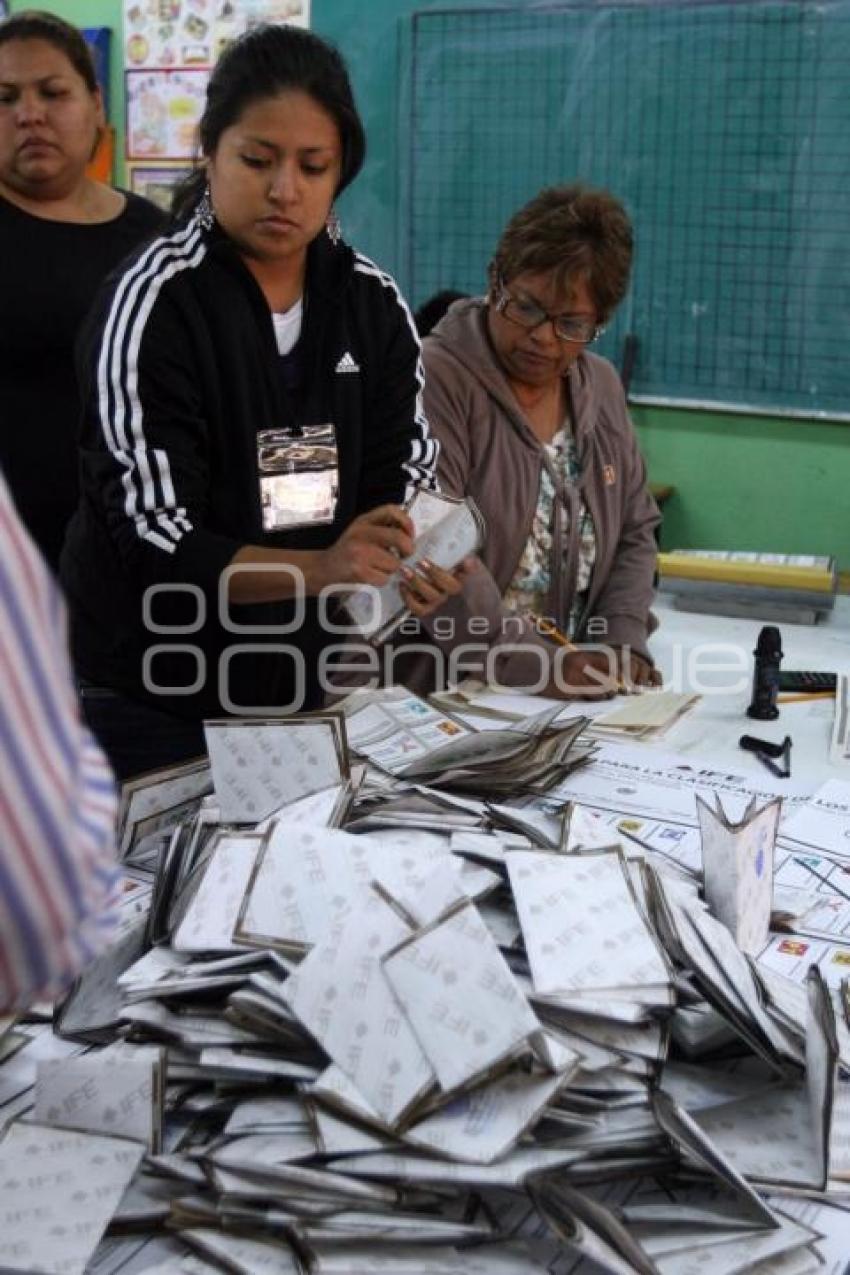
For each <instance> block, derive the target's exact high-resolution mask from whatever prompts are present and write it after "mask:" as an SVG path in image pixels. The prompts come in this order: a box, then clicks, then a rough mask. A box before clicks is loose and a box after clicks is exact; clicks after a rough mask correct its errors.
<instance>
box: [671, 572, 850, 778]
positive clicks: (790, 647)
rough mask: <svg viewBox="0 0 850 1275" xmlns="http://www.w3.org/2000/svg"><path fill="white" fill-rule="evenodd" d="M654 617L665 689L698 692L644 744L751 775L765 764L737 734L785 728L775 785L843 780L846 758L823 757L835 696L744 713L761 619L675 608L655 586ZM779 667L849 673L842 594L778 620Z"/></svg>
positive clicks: (847, 774) (847, 773)
mask: <svg viewBox="0 0 850 1275" xmlns="http://www.w3.org/2000/svg"><path fill="white" fill-rule="evenodd" d="M653 611H654V612H655V614H656V615H657V617H658V619H659V621H660V625H659V628H658V630H657V631H656V632H655V633H654V634H653V635H652V638H651V639H650V644H649V645H650V650H651V651H652V654H653V657H654V659H655V661H656V663H657V664H658V667H659V668H660V669H661V672H662V673H663V674H664V682H665V686H667V687H669V688H670V689H672V690H679V691H699V692H701V693H702V699H701V700H700V702H699V704H698V705H697V706H696V708H695V709H693V710H692V711H691V712H690V713H688V714H687V715H686V716H685V717H684V718H683V719H682V721H681V722H679V723H677V724H676V725H675V726H673V727H672V728H671V729H670V730H669V731H668V732H667V733H666V734H665V735H664V737H663V739H662V740H660V741H658V743H657V744H653V745H647V747H650V748H657V749H662V750H664V751H666V752H676V753H684V754H695V755H698V756H699V757H700V758H701V759H702V760H704V761H705V762H706V763H707V764H711V765H723V766H729V767H732V768H734V769H735V770H737V771H739V772H744V773H746V774H751V775H753V776H754V777H757V778H758V780H759V783H760V786H763V785H764V783H765V780H766V779H768V778H769V772H768V771H767V770H766V769H765V767H764V766H763V765H762V764H761V763H760V762H759V761H758V760H757V759H756V758H755V757H754V756H753V755H752V754H751V753H747V752H745V751H744V750H743V749H742V748H740V747H739V746H738V740H739V739H740V737H741V735H755V736H757V737H759V738H761V739H769V740H771V741H775V742H776V743H781V742H782V740H783V739H784V737H785V736H786V735H790V736H791V740H792V748H791V779H790V780H784V781H783V780H777V781H776V783H777V785H778V787H777V789H776V791H779V792H781V791H787V792H788V794H789V795H790V794H791V793H803V792H812V791H814V789H815V788H817V787H818V786H819V785H820V784H822V783H824V782H825V781H826V780H827V779H832V778H838V779H843V780H845V781H848V782H850V764H838V765H836V764H833V763H830V761H829V743H830V736H831V732H832V720H833V713H834V705H835V701H834V700H833V699H823V700H821V701H815V700H812V701H809V702H802V703H792V704H785V705H782V704H780V713H779V717H778V718H777V719H776V720H775V721H772V722H770V721H756V720H754V719H752V718H750V717H747V714H746V709H747V705H748V704H749V702H750V699H751V697H752V676H753V663H754V661H753V651H754V650H755V645H756V640H757V638H758V635H759V632H760V630H761V628H762V626H763V624H764V623H766V621H760V620H737V619H730V618H727V617H724V616H716V615H698V614H695V613H692V612H685V611H676V610H675V609H674V608H673V606H672V605H671V603H670V601H669V600H668V599H667V598H665V596H664V595H663V594H659V595H658V597H657V598H656V600H655V602H654V604H653ZM777 627H778V628H779V631H780V634H781V636H782V651H783V658H782V669H783V670H785V669H789V670H790V669H800V670H815V671H817V672H834V673H848V674H850V597H839V598H838V599H836V605H835V611H834V612H833V614H832V615H831V616H830V617H829V619H828V620H826V621H825V622H821V623H818V624H816V625H805V624H780V625H778V626H777Z"/></svg>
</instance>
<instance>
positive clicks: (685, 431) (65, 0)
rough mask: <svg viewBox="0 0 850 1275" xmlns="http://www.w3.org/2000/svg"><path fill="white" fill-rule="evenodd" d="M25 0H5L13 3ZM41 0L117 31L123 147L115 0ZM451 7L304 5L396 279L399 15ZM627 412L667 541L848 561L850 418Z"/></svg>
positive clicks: (435, 1)
mask: <svg viewBox="0 0 850 1275" xmlns="http://www.w3.org/2000/svg"><path fill="white" fill-rule="evenodd" d="M38 2H39V3H41V2H42V0H38ZM514 2H515V3H521V0H514ZM31 3H32V4H33V5H34V3H35V0H12V5H11V8H12V11H13V12H15V11H16V10H19V9H23V8H27V7H30V5H31ZM43 3H44V4H45V7H47V8H51V9H52V10H53V12H55V13H58V14H60V15H61V16H62V17H64V18H67V19H68V20H69V21H72V22H76V23H78V25H80V26H109V27H112V29H113V31H114V32H115V35H114V40H113V69H112V86H111V87H112V100H113V112H112V114H113V120H112V122H113V123H114V124H115V125H116V126H117V128H118V132H119V138H118V142H119V152H118V153H119V156H120V155H121V154H122V153H123V115H124V93H123V76H122V68H121V67H120V65H119V56H120V48H121V44H120V31H121V0H43ZM526 3H528V0H526ZM479 5H480V6H481V7H492V0H463V4H462V6H461V5H459V6H458V7H463V8H472V7H478V6H479ZM448 7H450V0H417V2H416V3H412V2H411V0H313V6H312V25H313V29H314V30H316V31H317V32H318V33H319V34H320V35H324V36H326V37H327V38H328V39H331V40H333V41H334V42H335V43H336V44H338V45H339V47H340V49H341V50H342V51H343V53H344V54H345V56H346V59H347V61H348V64H349V68H350V70H351V76H352V80H353V83H354V88H355V92H356V94H357V98H358V102H359V104H360V109H361V111H362V113H363V117H364V121H365V124H366V130H367V134H368V137H369V158H368V161H367V165H366V168H365V170H364V172H363V173H362V174H361V176H360V178H359V179H358V181H357V182H356V183H355V186H354V188H353V189H352V190H351V191H350V192H349V193H348V194H347V195H346V196H345V197H344V198H343V200H342V202H341V208H340V211H341V213H342V218H343V225H344V227H345V231H346V234H347V235H348V236H349V237H350V238H351V239H352V240H353V241H354V242H355V243H356V244H357V246H358V248H360V249H362V250H363V251H364V252H366V253H368V254H369V255H372V256H375V257H376V258H377V260H379V261H380V263H381V264H382V265H383V266H385V267H386V268H387V269H389V270H392V271H394V272H395V273H396V274H397V275H398V277H399V280H400V282H401V284H402V286H403V287H404V286H405V285H406V280H405V278H404V252H403V246H402V243H401V232H402V229H403V224H402V216H401V212H400V210H401V209H402V207H403V199H404V170H405V152H406V146H407V131H406V123H405V119H404V101H405V96H406V92H407V88H408V85H407V80H406V75H405V67H406V49H407V37H408V34H409V25H410V24H409V21H408V19H409V17H410V15H411V14H412V13H413V12H414V11H415V10H423V9H438V8H442V9H445V8H448ZM529 7H531V6H530V5H529ZM121 174H122V166H121V165H120V161H119V173H118V175H119V178H120V176H121ZM565 176H569V174H565ZM637 232H638V236H639V235H640V227H639V226H638V227H637ZM483 265H484V263H483V262H482V272H483ZM446 286H450V281H449V280H447V281H446ZM634 417H635V421H636V423H637V426H638V431H639V434H640V438H641V444H642V447H643V450H644V454H645V456H646V459H647V463H648V465H649V471H650V477H651V479H652V481H653V482H658V483H672V484H673V485H674V486H675V488H676V492H675V495H674V496H673V497H672V499H671V500H670V502H669V503H668V504H667V506H666V507H665V519H664V531H663V544H664V547H665V548H695V547H701V548H716V549H752V550H765V551H767V550H775V551H776V552H779V553H783V552H784V553H791V552H796V553H818V554H824V553H831V554H834V555H835V556H836V557H837V558H838V561H839V564H840V566H841V567H842V568H843V569H844V570H848V569H850V516H848V506H850V500H848V495H847V492H848V489H850V425H842V424H829V423H824V422H819V421H800V420H782V419H772V418H769V417H764V416H744V415H732V414H723V415H721V414H715V413H709V412H693V411H676V410H668V409H661V408H646V407H641V408H636V409H635V411H634Z"/></svg>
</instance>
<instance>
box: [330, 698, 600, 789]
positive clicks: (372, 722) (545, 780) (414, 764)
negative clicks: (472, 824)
mask: <svg viewBox="0 0 850 1275" xmlns="http://www.w3.org/2000/svg"><path fill="white" fill-rule="evenodd" d="M338 707H339V708H340V709H341V710H342V711H343V712H344V713H345V719H346V731H347V737H348V741H349V745H350V747H351V750H352V752H354V753H357V754H359V755H360V756H362V757H364V758H366V759H368V760H369V761H370V762H371V763H372V764H373V765H374V766H377V767H380V768H381V769H383V770H386V771H388V772H389V773H390V774H392V775H393V776H394V777H395V778H396V779H399V780H409V781H414V782H417V783H421V784H429V785H432V786H434V787H438V788H449V789H451V790H452V791H454V792H465V791H475V792H479V793H486V794H487V795H488V796H495V795H497V794H499V793H512V792H516V791H524V792H545V791H547V790H548V789H549V788H551V787H553V786H554V785H555V784H556V783H558V782H559V781H560V780H561V779H563V778H564V777H565V776H566V775H567V774H569V773H570V772H571V771H572V770H574V769H576V767H578V766H580V765H583V764H584V762H586V761H588V760H589V759H590V757H591V756H592V755H593V747H592V745H590V744H587V743H584V742H580V741H579V736H580V734H581V732H582V729H583V728H584V726H585V725H586V722H585V719H584V718H583V717H577V718H569V719H568V720H566V721H564V722H558V721H557V720H556V719H557V718H558V716H559V713H560V706H559V705H557V704H556V705H553V706H551V707H549V708H546V709H544V710H543V711H542V712H540V713H538V714H536V715H535V716H534V717H531V718H527V719H525V720H524V721H522V722H516V723H512V724H511V725H509V726H505V727H504V728H503V729H496V730H484V731H477V730H475V729H474V728H473V727H471V726H469V725H467V724H466V723H464V722H461V721H459V720H457V719H456V718H453V717H450V716H449V715H447V714H446V713H444V712H441V711H439V710H438V709H435V708H433V707H432V706H431V705H430V704H428V703H426V702H425V701H424V700H422V699H420V698H419V697H418V696H417V695H413V694H411V693H410V692H409V691H405V690H404V689H403V688H400V687H392V688H390V689H388V690H381V691H358V692H355V693H354V694H353V695H350V696H348V697H347V698H346V699H345V700H343V701H341V702H340V704H339V705H338Z"/></svg>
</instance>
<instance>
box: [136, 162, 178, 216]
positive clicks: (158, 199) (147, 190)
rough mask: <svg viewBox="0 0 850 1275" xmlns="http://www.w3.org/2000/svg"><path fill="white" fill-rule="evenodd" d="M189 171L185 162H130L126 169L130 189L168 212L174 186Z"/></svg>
mask: <svg viewBox="0 0 850 1275" xmlns="http://www.w3.org/2000/svg"><path fill="white" fill-rule="evenodd" d="M191 171H192V169H191V167H190V166H188V165H186V164H159V165H152V164H131V165H130V166H129V169H128V174H129V180H130V190H131V191H132V192H133V194H135V195H141V196H142V197H143V198H144V199H149V200H150V201H151V203H153V204H156V206H157V207H158V208H161V209H162V211H163V212H170V211H171V197H172V195H173V193H174V187H175V186H176V185H177V184H178V183H179V182H181V181H182V180H183V178H184V177H188V175H189V173H190V172H191Z"/></svg>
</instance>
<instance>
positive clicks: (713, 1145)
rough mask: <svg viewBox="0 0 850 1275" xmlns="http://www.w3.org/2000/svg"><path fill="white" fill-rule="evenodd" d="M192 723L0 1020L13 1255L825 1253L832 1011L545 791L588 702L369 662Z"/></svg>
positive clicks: (836, 1082) (754, 1268)
mask: <svg viewBox="0 0 850 1275" xmlns="http://www.w3.org/2000/svg"><path fill="white" fill-rule="evenodd" d="M207 743H208V747H209V763H206V762H205V763H203V764H202V763H197V764H190V765H185V766H181V767H175V768H173V769H172V770H170V771H166V772H162V773H160V774H151V775H148V776H145V777H142V778H140V779H138V780H135V781H133V782H132V783H131V784H128V785H126V786H125V789H124V791H123V794H122V824H121V846H122V851H123V853H124V856H125V865H126V872H127V878H126V884H127V889H126V892H125V893H126V903H125V908H124V913H125V914H124V917H123V921H122V928H121V933H120V935H119V938H118V939H117V941H116V942H115V944H114V945H113V946H112V947H111V948H110V950H109V951H108V952H107V953H106V954H104V955H103V956H101V957H100V958H98V959H97V960H96V961H95V962H94V963H93V964H92V965H91V966H90V967H89V968H88V969H87V970H86V971H85V973H84V974H83V976H82V977H81V978H80V980H78V982H77V984H75V986H74V987H73V988H72V990H71V992H70V994H69V995H68V996H67V997H66V998H65V999H64V1000H63V1001H62V1002H61V1003H60V1004H58V1005H57V1006H55V1007H53V1010H52V1019H51V1021H50V1023H49V1024H48V1023H47V1021H46V1016H47V1014H48V1012H49V1011H48V1008H47V1007H36V1009H35V1011H34V1014H33V1015H30V1016H29V1017H27V1018H24V1019H22V1020H20V1021H18V1022H11V1021H9V1020H7V1021H5V1022H0V1064H1V1065H0V1103H2V1104H3V1105H2V1106H0V1118H2V1120H3V1122H4V1128H3V1130H2V1133H0V1270H3V1271H32V1272H52V1271H63V1272H69V1273H73V1272H79V1273H80V1275H82V1273H83V1272H84V1271H95V1272H99V1273H100V1275H104V1273H105V1272H107V1273H108V1272H113V1271H115V1272H117V1271H121V1272H123V1273H124V1275H133V1273H134V1272H144V1271H149V1272H152V1273H153V1272H184V1273H185V1272H213V1271H231V1272H233V1271H236V1272H245V1273H246V1275H252V1273H254V1272H303V1273H305V1275H313V1273H317V1275H325V1273H328V1275H330V1273H332V1275H367V1273H369V1272H373V1271H374V1272H386V1273H388V1275H389V1273H390V1272H392V1275H402V1273H404V1272H410V1275H422V1273H431V1272H433V1273H434V1275H460V1273H461V1272H465V1273H466V1272H473V1273H475V1272H481V1275H500V1273H504V1275H519V1273H520V1272H529V1273H532V1272H540V1273H543V1272H547V1271H548V1272H552V1273H553V1275H562V1273H563V1275H566V1273H568V1272H569V1273H570V1275H572V1273H574V1272H575V1273H576V1275H590V1273H591V1272H598V1271H603V1272H612V1273H616V1275H628V1272H635V1271H637V1272H645V1273H646V1275H704V1273H705V1272H710V1273H711V1275H735V1273H736V1272H744V1271H747V1272H757V1273H765V1275H766V1273H768V1272H782V1273H785V1275H806V1273H807V1272H809V1271H816V1270H820V1269H822V1267H821V1259H820V1257H819V1255H818V1241H819V1238H820V1232H819V1231H818V1229H817V1227H816V1226H813V1225H811V1224H810V1223H809V1221H807V1216H808V1215H807V1208H808V1206H809V1204H810V1202H811V1201H813V1200H821V1201H822V1200H826V1199H828V1198H830V1193H832V1198H833V1199H834V1200H835V1202H837V1203H841V1202H843V1203H844V1204H845V1205H846V1202H847V1200H848V1199H850V1185H848V1186H847V1187H846V1188H844V1187H842V1185H841V1183H842V1181H846V1182H848V1183H850V1145H848V1144H845V1140H844V1139H843V1137H842V1136H841V1129H842V1127H843V1126H842V1121H843V1119H844V1118H845V1117H844V1106H845V1105H848V1097H847V1094H846V1093H845V1090H844V1085H845V1084H846V1082H844V1081H843V1080H842V1079H841V1071H842V1068H847V1069H850V1032H848V1030H847V1028H846V1026H845V1024H844V1023H843V1022H842V1021H841V1020H840V1016H837V1015H836V1012H835V1006H834V1001H833V998H832V996H831V994H830V992H829V990H828V989H827V987H826V985H825V984H824V982H823V980H822V978H821V977H820V975H819V974H818V972H817V971H816V970H815V971H812V972H811V973H810V975H809V977H808V979H807V981H806V983H805V985H803V986H798V985H797V984H795V983H792V982H790V981H789V980H787V979H785V978H783V977H782V976H781V975H779V974H775V973H771V972H770V971H768V970H765V969H763V968H762V967H760V966H759V965H758V964H757V963H756V962H755V961H754V960H753V959H752V956H751V955H748V954H745V952H744V951H743V950H742V948H741V946H739V944H738V943H736V939H735V937H733V932H732V929H730V928H729V925H728V924H724V923H723V922H722V921H721V920H719V919H718V917H717V915H715V914H714V911H716V909H715V908H712V909H710V907H709V904H708V903H707V902H706V899H705V898H704V897H703V894H702V892H701V890H700V883H699V880H698V878H697V876H696V875H695V874H694V873H693V872H689V871H688V870H686V869H684V868H682V867H681V866H677V865H675V864H673V863H671V862H670V861H669V860H667V859H665V858H664V857H663V856H661V855H659V854H657V853H655V852H654V851H653V850H651V849H649V848H647V847H646V846H642V845H641V844H640V843H639V842H638V841H636V840H634V839H629V838H623V837H620V836H619V835H618V834H617V833H616V829H615V828H614V827H613V825H611V824H609V823H605V822H604V821H601V820H598V819H592V818H588V817H586V815H585V814H583V812H582V811H581V809H580V807H578V806H575V805H571V804H570V803H559V802H558V801H557V800H552V799H551V798H549V799H547V796H546V795H547V794H551V793H552V791H553V788H554V787H555V786H556V784H557V783H558V782H559V781H561V780H563V779H564V778H565V777H569V776H570V775H572V774H574V773H575V772H576V770H577V768H579V767H585V766H588V765H592V762H593V755H594V753H593V749H594V745H592V744H590V743H588V742H587V741H586V737H585V736H583V734H582V728H581V723H577V722H576V721H575V720H573V719H571V720H569V721H568V722H566V723H564V724H563V725H562V726H558V725H557V723H556V722H555V720H554V715H553V713H552V712H551V711H545V712H543V713H541V714H539V715H538V716H537V717H532V718H530V719H528V720H526V721H524V722H523V723H521V724H516V725H509V726H505V727H502V726H501V725H500V726H499V727H498V728H496V729H491V730H486V731H476V730H474V729H472V727H470V726H469V724H468V723H467V722H466V721H464V720H462V719H461V718H454V717H452V716H451V715H450V714H446V713H445V712H443V711H441V710H440V709H439V708H435V707H434V706H432V705H430V704H428V703H427V702H425V701H423V700H421V699H418V698H417V697H416V696H413V695H410V694H408V693H407V692H401V691H389V692H364V693H362V694H359V695H355V696H353V697H351V698H350V699H349V700H347V701H345V702H344V703H343V704H342V706H341V708H340V711H338V712H329V713H326V714H324V715H319V716H313V717H302V718H299V719H285V718H283V719H273V718H272V719H268V720H255V719H246V720H243V721H233V720H228V721H221V722H210V723H208V724H207ZM529 794H530V795H531V799H529ZM712 817H714V818H716V819H717V820H718V821H720V816H719V815H717V814H716V812H715V814H714V815H713V816H712ZM770 817H772V814H770V813H769V815H764V818H763V820H762V822H763V823H765V822H768V821H769V818H770ZM720 822H722V821H720ZM741 826H743V825H741ZM773 828H774V831H775V821H774V824H773ZM715 831H716V830H715ZM727 833H728V835H729V836H734V835H736V827H731V831H730V829H729V828H728V827H727V825H725V824H723V826H722V827H720V832H719V833H718V836H719V837H720V841H718V845H719V846H720V849H719V850H718V853H722V852H723V845H724V844H725V843H724V842H723V841H722V838H723V836H726V835H727ZM751 840H752V838H751ZM754 844H755V843H754ZM761 870H762V869H761V867H760V868H759V871H761ZM707 879H708V878H707ZM707 893H708V892H707ZM730 900H731V901H730ZM712 902H713V901H712ZM727 904H728V905H729V906H735V900H734V899H733V898H732V897H731V895H730V896H729V898H726V899H724V900H722V906H725V905H727ZM718 906H721V905H718ZM738 937H740V936H738ZM40 1015H41V1017H42V1019H43V1021H41V1022H39V1021H38V1019H39V1016H40ZM845 1191H846V1192H847V1194H844V1192H845Z"/></svg>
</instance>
